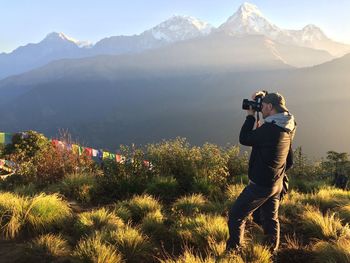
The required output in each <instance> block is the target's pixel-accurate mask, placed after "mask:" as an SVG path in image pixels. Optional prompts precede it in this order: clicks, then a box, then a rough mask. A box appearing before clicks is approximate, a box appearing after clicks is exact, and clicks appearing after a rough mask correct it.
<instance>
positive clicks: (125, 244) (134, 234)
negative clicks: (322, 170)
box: [107, 225, 152, 263]
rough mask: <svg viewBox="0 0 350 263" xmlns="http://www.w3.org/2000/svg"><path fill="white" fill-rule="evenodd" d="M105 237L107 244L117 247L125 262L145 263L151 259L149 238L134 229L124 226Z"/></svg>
mask: <svg viewBox="0 0 350 263" xmlns="http://www.w3.org/2000/svg"><path fill="white" fill-rule="evenodd" d="M107 236H108V237H107V240H108V242H110V243H111V244H113V245H115V246H116V247H117V249H118V251H119V252H120V253H121V254H122V256H123V258H124V259H125V260H126V261H127V262H135V263H136V262H147V259H149V258H150V257H151V252H152V245H151V243H150V241H149V238H148V237H147V236H145V235H143V234H142V233H141V232H140V231H139V230H138V229H136V228H133V227H131V226H129V225H126V226H125V227H123V228H120V229H118V230H117V231H112V232H109V233H107Z"/></svg>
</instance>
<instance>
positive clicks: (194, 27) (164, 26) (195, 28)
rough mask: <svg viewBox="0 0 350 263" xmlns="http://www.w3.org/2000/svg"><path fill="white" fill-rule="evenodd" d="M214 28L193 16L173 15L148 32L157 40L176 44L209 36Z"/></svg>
mask: <svg viewBox="0 0 350 263" xmlns="http://www.w3.org/2000/svg"><path fill="white" fill-rule="evenodd" d="M211 30H212V26H211V25H210V24H209V23H207V22H204V21H202V20H199V19H197V18H195V17H192V16H185V15H173V16H172V17H170V18H169V19H167V20H165V21H163V22H162V23H160V24H159V25H157V26H155V27H153V28H152V29H150V30H147V31H146V32H145V33H151V34H152V35H153V37H154V38H155V39H159V40H165V41H167V42H175V41H181V40H186V39H191V38H194V37H198V36H202V35H207V34H209V33H210V32H211Z"/></svg>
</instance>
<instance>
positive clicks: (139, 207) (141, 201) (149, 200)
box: [116, 194, 162, 223]
mask: <svg viewBox="0 0 350 263" xmlns="http://www.w3.org/2000/svg"><path fill="white" fill-rule="evenodd" d="M120 207H124V208H126V209H128V210H129V211H130V212H131V217H132V220H133V222H134V223H138V222H140V221H141V220H142V219H143V217H144V216H145V215H146V214H148V213H150V212H156V211H158V210H159V211H160V210H161V209H162V205H161V204H160V203H159V201H158V200H157V199H155V198H154V197H152V196H150V195H148V194H144V195H135V196H134V197H133V198H131V199H130V200H128V201H121V202H118V203H117V204H116V209H119V208H120Z"/></svg>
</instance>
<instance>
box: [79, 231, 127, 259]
mask: <svg viewBox="0 0 350 263" xmlns="http://www.w3.org/2000/svg"><path fill="white" fill-rule="evenodd" d="M73 256H74V257H75V258H76V259H77V260H78V261H79V262H84V263H85V262H86V263H96V262H97V263H119V262H123V260H122V258H121V256H120V254H119V253H118V252H117V251H116V250H115V248H114V247H113V246H111V245H108V244H106V243H104V242H102V239H101V235H100V234H99V233H95V234H94V235H93V236H91V237H86V238H83V239H81V240H80V241H79V242H78V245H77V246H76V249H75V251H74V253H73Z"/></svg>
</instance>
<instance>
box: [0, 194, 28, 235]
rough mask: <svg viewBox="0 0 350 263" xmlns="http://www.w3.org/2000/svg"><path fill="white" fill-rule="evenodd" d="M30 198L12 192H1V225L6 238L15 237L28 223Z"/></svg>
mask: <svg viewBox="0 0 350 263" xmlns="http://www.w3.org/2000/svg"><path fill="white" fill-rule="evenodd" d="M29 205H30V201H29V199H28V198H24V197H21V196H18V195H15V194H12V193H1V194H0V226H1V233H2V235H3V236H4V237H5V238H10V239H12V238H15V237H16V236H17V235H18V234H19V232H20V231H21V230H22V229H23V227H24V226H25V224H26V211H27V209H28V207H29Z"/></svg>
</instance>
